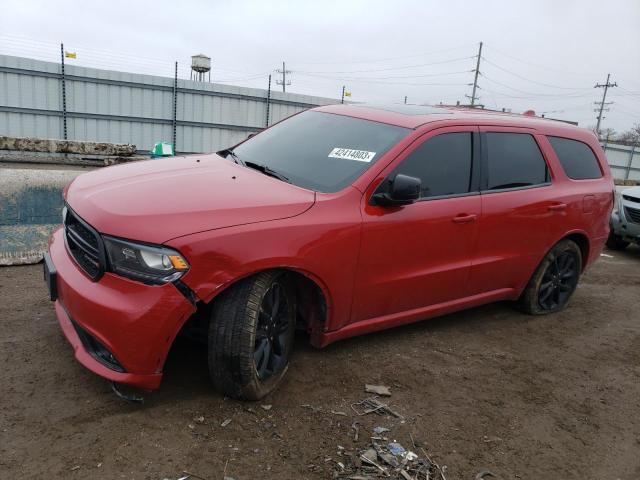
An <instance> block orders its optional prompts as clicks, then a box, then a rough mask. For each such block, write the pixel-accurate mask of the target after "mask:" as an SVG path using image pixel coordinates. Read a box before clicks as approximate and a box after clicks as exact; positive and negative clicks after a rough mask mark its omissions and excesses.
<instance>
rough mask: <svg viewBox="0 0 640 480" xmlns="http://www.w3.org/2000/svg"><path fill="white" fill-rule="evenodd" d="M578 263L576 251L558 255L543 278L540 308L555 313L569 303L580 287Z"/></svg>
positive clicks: (540, 290) (539, 291) (540, 289)
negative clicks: (576, 289) (574, 292)
mask: <svg viewBox="0 0 640 480" xmlns="http://www.w3.org/2000/svg"><path fill="white" fill-rule="evenodd" d="M578 263H579V261H578V259H577V258H576V253H575V252H574V251H571V250H566V251H564V252H562V253H560V254H558V255H556V257H555V258H554V259H553V261H552V262H551V263H550V264H549V266H548V267H547V269H546V270H545V272H544V275H543V276H542V283H541V284H540V288H539V290H538V304H539V305H540V308H542V309H543V310H548V311H554V310H556V309H557V308H558V307H562V306H564V305H565V304H566V303H567V301H568V300H569V297H570V296H571V294H572V293H573V291H574V290H575V288H576V286H577V285H578V278H579V277H580V272H579V271H578V270H577V268H578Z"/></svg>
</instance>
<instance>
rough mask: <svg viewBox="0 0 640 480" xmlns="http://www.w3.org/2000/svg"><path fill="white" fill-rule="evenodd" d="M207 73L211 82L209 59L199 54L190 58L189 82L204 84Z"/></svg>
mask: <svg viewBox="0 0 640 480" xmlns="http://www.w3.org/2000/svg"><path fill="white" fill-rule="evenodd" d="M207 72H208V73H209V81H211V58H209V57H207V56H206V55H204V54H202V53H200V54H198V55H193V56H192V57H191V80H195V81H197V82H204V75H205V73H207Z"/></svg>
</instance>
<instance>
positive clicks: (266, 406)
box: [260, 405, 273, 412]
mask: <svg viewBox="0 0 640 480" xmlns="http://www.w3.org/2000/svg"><path fill="white" fill-rule="evenodd" d="M271 407H273V405H260V408H262V409H263V410H266V411H267V412H268V411H269V410H271Z"/></svg>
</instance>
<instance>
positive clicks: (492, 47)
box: [485, 44, 590, 77]
mask: <svg viewBox="0 0 640 480" xmlns="http://www.w3.org/2000/svg"><path fill="white" fill-rule="evenodd" d="M485 48H486V46H485ZM489 50H491V51H493V52H496V53H498V54H500V55H502V56H504V57H507V58H510V59H511V60H515V61H517V62H520V63H522V64H525V65H530V66H532V67H535V68H541V69H543V70H549V71H554V72H559V73H564V74H570V75H579V76H584V77H587V76H590V74H588V73H582V72H575V71H568V70H561V69H558V68H555V67H549V66H548V65H541V64H539V63H533V62H530V61H528V60H523V59H521V58H518V57H514V56H513V55H509V54H508V53H505V52H503V51H501V50H498V49H497V48H495V47H494V46H493V45H491V44H489Z"/></svg>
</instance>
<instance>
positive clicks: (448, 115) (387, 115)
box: [313, 104, 587, 136]
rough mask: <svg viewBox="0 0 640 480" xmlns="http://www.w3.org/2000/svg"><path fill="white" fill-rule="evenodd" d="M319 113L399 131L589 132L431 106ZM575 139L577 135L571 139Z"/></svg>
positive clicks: (326, 109) (334, 108)
mask: <svg viewBox="0 0 640 480" xmlns="http://www.w3.org/2000/svg"><path fill="white" fill-rule="evenodd" d="M313 110H315V111H319V112H326V113H333V114H337V115H346V116H349V117H355V118H361V119H363V120H371V121H374V122H381V123H387V124H390V125H396V126H398V127H404V128H411V129H416V128H418V127H420V126H422V125H425V124H428V123H433V122H441V121H447V123H451V122H455V123H460V124H475V125H497V126H505V127H507V126H508V127H521V128H533V129H539V130H544V131H546V132H550V131H552V130H557V131H560V130H565V131H566V132H567V133H569V134H570V133H573V134H574V135H578V136H583V135H584V133H585V132H587V130H585V129H583V128H579V127H577V126H575V125H572V124H570V123H567V122H562V121H559V120H551V119H546V118H540V117H536V116H534V115H533V114H532V115H521V114H515V113H509V112H496V111H491V110H484V109H479V108H464V107H447V106H439V105H436V106H428V105H404V104H396V105H369V104H360V105H353V104H350V105H342V104H339V105H326V106H322V107H317V108H314V109H313ZM571 136H573V135H571Z"/></svg>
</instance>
